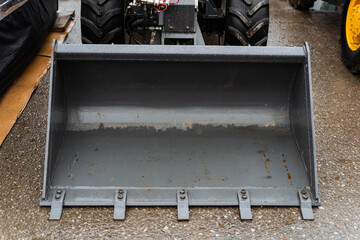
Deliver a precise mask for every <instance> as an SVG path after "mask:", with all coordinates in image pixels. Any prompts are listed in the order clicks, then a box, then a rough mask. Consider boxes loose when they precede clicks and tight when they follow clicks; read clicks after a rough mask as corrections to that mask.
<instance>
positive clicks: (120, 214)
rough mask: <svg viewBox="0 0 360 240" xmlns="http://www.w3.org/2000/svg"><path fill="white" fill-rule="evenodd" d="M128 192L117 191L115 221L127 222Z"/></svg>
mask: <svg viewBox="0 0 360 240" xmlns="http://www.w3.org/2000/svg"><path fill="white" fill-rule="evenodd" d="M126 197H127V191H126V190H124V189H119V190H116V191H115V199H114V220H125V211H126Z"/></svg>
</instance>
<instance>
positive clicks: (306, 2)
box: [289, 0, 315, 11]
mask: <svg viewBox="0 0 360 240" xmlns="http://www.w3.org/2000/svg"><path fill="white" fill-rule="evenodd" d="M314 2H315V0H289V3H290V5H291V6H293V8H295V9H298V10H303V11H308V10H309V8H312V7H313V6H314Z"/></svg>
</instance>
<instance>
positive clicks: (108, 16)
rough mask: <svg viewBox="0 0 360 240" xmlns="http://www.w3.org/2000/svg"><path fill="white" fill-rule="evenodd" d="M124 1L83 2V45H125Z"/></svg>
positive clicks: (97, 0) (82, 0)
mask: <svg viewBox="0 0 360 240" xmlns="http://www.w3.org/2000/svg"><path fill="white" fill-rule="evenodd" d="M124 5H125V4H124V0H81V39H82V42H83V43H89V44H96V43H102V44H109V43H124V42H125V31H124Z"/></svg>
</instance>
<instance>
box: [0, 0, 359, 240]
mask: <svg viewBox="0 0 360 240" xmlns="http://www.w3.org/2000/svg"><path fill="white" fill-rule="evenodd" d="M270 6H271V7H270V12H271V17H270V36H269V44H268V45H276V46H289V45H296V46H301V45H302V44H303V42H305V41H308V42H309V44H310V48H311V57H312V79H313V97H314V113H315V132H316V145H317V159H318V176H319V192H320V198H321V200H322V206H321V207H319V208H316V209H314V213H315V221H303V220H302V218H301V216H300V211H299V209H298V208H274V207H273V208H260V207H256V208H253V217H254V219H253V220H252V221H240V220H239V210H238V208H235V207H226V208H213V207H211V208H195V207H194V208H191V211H190V216H191V220H190V221H189V222H178V221H177V220H176V216H177V213H176V209H175V208H165V207H164V208H135V207H133V208H129V209H128V211H127V218H126V221H124V222H118V221H116V222H115V221H113V219H112V214H113V212H112V211H113V209H112V208H100V207H99V208H79V207H78V208H65V209H64V211H63V217H62V219H61V220H60V221H48V216H49V211H50V209H49V208H40V207H39V200H40V195H41V191H42V182H43V161H44V151H45V135H46V134H45V130H46V117H47V97H48V86H49V77H48V75H47V76H46V77H45V78H44V79H43V81H42V83H41V84H40V86H39V88H38V89H37V90H36V92H35V94H34V95H33V96H32V98H31V100H30V102H29V104H28V106H27V107H26V108H25V110H24V112H23V114H22V115H21V117H20V118H19V120H18V121H17V123H16V124H15V126H14V128H13V129H12V131H11V133H10V134H9V136H8V137H7V139H6V141H5V142H4V144H3V146H2V147H1V149H0V239H8V238H9V239H15V238H33V239H48V238H64V239H70V238H76V239H77V238H99V239H100V238H111V237H113V238H129V239H130V238H131V239H133V238H152V239H163V238H170V239H171V238H174V239H188V238H234V237H236V238H257V239H258V238H259V239H260V238H262V239H315V238H317V239H359V238H360V174H359V172H360V166H359V164H360V78H359V76H354V75H352V74H351V73H350V72H349V71H348V70H347V69H346V68H345V67H344V66H343V64H342V62H341V60H340V45H339V32H340V25H339V21H340V15H339V14H336V13H330V14H329V13H320V12H310V13H304V12H298V11H295V10H293V9H292V8H291V7H290V6H289V4H288V3H287V2H286V1H285V0H270ZM60 8H76V10H79V1H75V0H68V1H65V0H63V1H61V3H60ZM77 20H78V22H77V24H76V27H75V29H74V31H73V32H72V33H71V34H70V36H69V38H68V40H67V41H68V42H69V43H76V42H77V43H79V42H80V37H79V35H80V27H79V12H78V11H77Z"/></svg>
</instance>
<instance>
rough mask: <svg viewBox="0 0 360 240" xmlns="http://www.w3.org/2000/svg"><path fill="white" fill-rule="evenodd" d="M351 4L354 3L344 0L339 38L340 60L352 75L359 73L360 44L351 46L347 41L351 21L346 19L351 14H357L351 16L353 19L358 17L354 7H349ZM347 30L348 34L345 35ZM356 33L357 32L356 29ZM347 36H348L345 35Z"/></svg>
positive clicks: (352, 0)
mask: <svg viewBox="0 0 360 240" xmlns="http://www.w3.org/2000/svg"><path fill="white" fill-rule="evenodd" d="M351 2H355V1H354V0H346V1H345V4H344V6H343V12H342V20H341V37H340V44H341V55H342V60H343V62H344V64H345V66H346V67H347V68H349V69H350V71H351V72H352V73H354V74H359V73H360V44H353V43H349V41H348V39H349V38H351V36H349V35H351V31H349V30H350V29H347V28H349V27H350V26H351V25H352V23H351V22H348V23H347V20H348V21H352V20H351V19H349V18H348V19H347V17H348V15H349V16H352V14H357V15H356V16H352V17H353V18H355V17H359V13H358V12H355V13H353V11H355V8H354V6H355V5H354V6H351V4H350V3H351ZM347 30H348V33H347ZM357 31H359V30H358V29H357ZM347 34H348V35H347Z"/></svg>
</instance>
